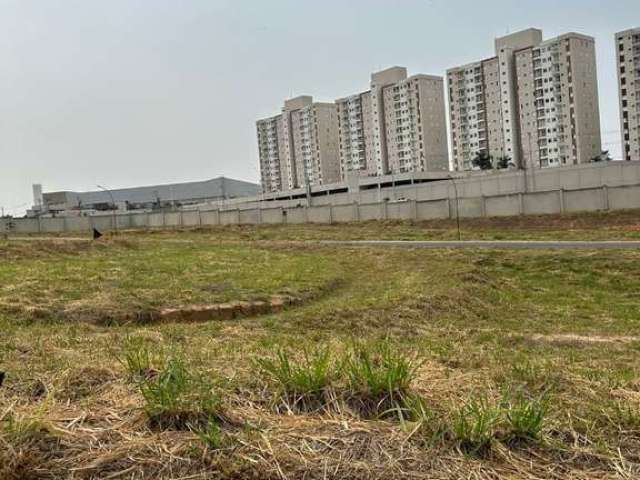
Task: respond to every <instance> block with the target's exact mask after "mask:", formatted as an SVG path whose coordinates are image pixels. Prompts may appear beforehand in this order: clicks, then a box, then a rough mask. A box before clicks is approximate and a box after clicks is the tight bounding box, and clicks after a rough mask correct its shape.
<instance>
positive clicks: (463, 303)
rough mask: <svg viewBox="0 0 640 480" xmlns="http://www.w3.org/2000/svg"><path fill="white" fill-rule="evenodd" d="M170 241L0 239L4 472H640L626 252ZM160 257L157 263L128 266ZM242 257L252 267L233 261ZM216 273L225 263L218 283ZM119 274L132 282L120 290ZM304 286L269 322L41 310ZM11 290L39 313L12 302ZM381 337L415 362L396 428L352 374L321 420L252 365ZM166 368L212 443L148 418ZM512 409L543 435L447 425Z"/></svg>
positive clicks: (125, 306) (639, 389)
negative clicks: (210, 408) (144, 384)
mask: <svg viewBox="0 0 640 480" xmlns="http://www.w3.org/2000/svg"><path fill="white" fill-rule="evenodd" d="M365 228H370V227H369V226H367V227H365ZM174 235H175V237H169V235H165V234H160V235H154V236H152V237H151V238H153V239H154V240H151V241H148V237H142V236H140V235H135V236H133V237H132V238H128V239H126V240H123V241H118V242H113V243H107V244H104V245H96V244H83V245H82V246H80V244H77V245H76V244H74V245H75V246H70V245H66V244H65V245H64V246H61V247H59V246H57V245H49V244H48V243H46V242H45V243H43V244H37V243H29V244H28V245H25V244H17V243H16V244H13V243H11V244H10V245H9V246H7V245H3V246H0V252H4V253H2V255H4V256H3V257H2V258H3V261H2V262H3V263H2V264H1V265H0V302H1V301H4V302H5V303H4V305H5V307H2V308H0V327H1V328H2V331H3V336H2V337H1V338H0V365H1V367H0V370H3V371H5V372H6V374H7V376H6V379H5V381H4V384H3V385H2V386H1V387H0V478H2V479H4V478H6V479H32V478H46V479H54V478H55V479H97V478H101V479H103V478H132V479H200V478H220V479H226V478H255V479H263V478H274V479H275V478H278V479H281V478H288V479H293V478H312V479H314V478H317V479H324V478H362V479H365V478H366V479H369V478H380V479H382V478H385V479H389V478H436V479H437V478H441V479H445V478H446V479H451V478H460V479H466V478H476V479H495V478H523V479H536V478H554V479H561V478H563V479H564V478H575V479H596V478H597V479H600V478H612V479H613V478H618V479H620V478H623V479H624V478H628V479H631V478H638V476H640V377H639V376H638V371H637V368H636V366H637V365H638V360H639V358H638V356H639V354H640V342H639V341H638V338H637V331H638V319H639V318H640V298H639V297H638V295H637V292H638V291H640V277H639V276H638V264H640V256H639V254H638V253H636V252H623V251H620V252H489V251H482V252H473V251H469V252H462V251H448V252H436V251H418V250H416V251H412V250H407V251H398V250H378V249H374V248H359V249H339V250H338V249H329V248H326V247H305V248H299V247H293V246H287V247H286V249H282V248H281V247H280V246H276V245H271V246H269V245H262V246H258V245H256V244H253V243H250V242H246V243H245V242H240V243H236V244H234V245H233V246H230V245H229V244H220V243H218V242H217V241H216V240H212V237H211V236H212V233H211V232H207V233H206V234H201V235H198V234H195V233H190V234H188V235H186V237H188V238H189V239H190V240H193V242H190V243H184V242H173V243H166V244H165V243H163V242H161V241H158V240H157V239H158V238H160V239H164V238H177V239H181V238H182V237H181V236H180V235H178V234H174ZM225 238H227V239H229V238H228V237H225ZM234 242H238V240H237V238H236V239H235V240H234ZM60 249H61V250H60ZM74 249H75V250H74ZM150 258H152V259H156V260H159V261H158V262H157V264H158V265H159V267H158V271H157V272H156V271H154V270H153V269H149V270H148V271H145V273H144V275H141V274H140V272H136V271H135V269H136V268H137V267H138V266H140V265H144V263H145V262H146V261H148V259H150ZM203 258H204V259H209V260H211V259H214V260H215V261H213V262H212V261H202V259H203ZM225 259H226V260H225ZM248 259H251V260H252V261H253V262H254V264H252V265H254V266H253V267H251V266H250V268H247V269H246V270H245V269H243V268H242V267H240V268H239V269H236V266H240V265H242V263H243V262H247V261H248ZM256 260H257V261H258V263H257V264H256V263H255V262H256ZM213 265H227V266H229V265H232V266H233V267H229V268H227V267H224V268H222V269H221V270H223V273H222V274H220V276H219V278H218V277H217V278H215V279H214V280H212V272H211V271H212V270H215V268H214V267H213ZM255 265H257V267H255ZM72 267H73V268H72ZM102 269H107V270H108V271H109V272H112V271H113V272H118V273H117V274H113V275H111V274H105V272H104V271H102ZM82 270H90V271H91V272H92V275H102V279H101V281H100V283H99V288H98V290H99V291H96V288H95V286H86V287H85V286H83V285H82V283H81V282H80V281H79V280H76V277H75V273H74V272H76V271H82ZM284 274H286V275H284ZM312 274H316V275H317V277H314V279H313V281H312V282H311V283H306V284H304V285H302V286H301V284H300V282H299V281H298V280H299V278H301V277H313V275H312ZM129 275H137V277H136V278H137V279H138V280H139V282H138V283H136V284H133V285H131V284H129V285H126V288H123V283H122V282H123V281H124V280H120V279H121V278H122V277H124V276H129ZM252 275H253V276H254V278H253V281H251V279H252ZM283 275H284V276H285V277H286V281H283V278H282V277H283ZM309 281H310V280H309V279H308V278H307V279H306V282H309ZM164 282H168V283H169V285H170V287H165V286H164ZM225 282H226V283H225ZM327 282H329V284H331V285H332V287H331V288H330V289H329V290H326V291H325V290H322V289H323V288H324V286H325V285H326V284H327ZM197 286H207V287H208V288H206V289H202V290H201V289H198V288H196V287H197ZM296 289H298V290H299V291H301V292H304V291H307V292H312V291H323V295H321V296H315V297H310V299H309V301H308V302H307V303H305V304H302V305H299V306H296V307H294V308H290V309H286V310H284V311H283V312H281V313H278V314H273V315H267V316H260V317H254V318H245V319H240V320H220V321H215V322H201V323H189V324H181V323H175V324H162V325H135V324H131V325H120V326H107V325H103V324H96V323H95V322H94V320H95V319H94V318H91V317H90V318H88V320H91V321H90V322H85V321H79V320H81V319H80V318H78V317H75V316H64V315H62V316H60V315H51V314H50V313H51V312H52V311H54V310H55V311H61V312H65V311H69V310H68V309H69V305H73V304H74V302H77V301H85V302H87V303H88V304H91V303H97V304H98V305H103V304H101V303H100V302H103V301H104V302H111V303H109V304H115V303H117V302H119V301H122V300H123V299H124V301H122V303H120V307H119V308H121V309H122V310H123V311H127V310H129V309H136V308H138V307H139V304H137V303H136V302H134V301H132V300H131V299H134V298H137V297H146V301H145V303H149V304H151V305H176V304H180V305H184V304H187V305H188V304H189V302H191V301H193V302H199V301H201V300H202V298H201V295H206V296H207V298H208V299H210V298H213V297H215V296H217V295H218V296H219V295H227V294H229V295H237V296H239V297H240V298H242V297H243V296H245V298H246V297H249V296H252V295H258V296H259V295H264V294H270V293H273V292H280V291H292V290H296ZM42 291H44V294H43V295H40V292H42ZM77 291H79V292H81V293H82V297H84V296H88V299H85V298H74V296H73V292H77ZM202 292H204V293H202ZM125 293H126V294H125ZM11 296H15V297H12V298H18V297H19V298H22V299H23V301H24V302H25V303H28V304H29V305H31V306H33V307H34V308H35V307H37V308H40V309H42V310H43V312H44V313H43V315H42V317H40V318H37V317H35V316H29V315H26V314H25V313H24V312H23V311H22V310H15V311H14V310H10V309H7V308H6V304H7V300H6V299H7V298H8V297H11ZM105 299H106V300H105ZM101 308H102V307H101ZM381 339H386V340H385V341H387V342H389V344H390V345H391V346H392V347H393V349H394V352H398V354H399V355H401V358H407V359H411V360H412V362H413V363H412V365H413V366H414V368H415V370H414V371H413V372H412V375H411V376H410V377H409V381H408V382H407V383H404V384H403V394H404V395H406V398H407V399H410V400H408V401H407V403H406V404H404V405H403V408H406V412H405V413H404V414H403V415H401V416H400V418H401V419H399V417H398V415H389V416H385V415H382V416H379V415H377V416H374V417H375V418H371V417H372V416H371V415H367V412H363V411H360V410H359V409H358V408H356V406H355V405H354V404H353V403H351V402H350V401H349V400H350V391H349V388H350V387H349V385H350V384H351V382H349V381H348V377H347V376H345V375H344V374H339V375H338V377H337V378H336V379H334V380H332V382H333V383H332V388H331V392H332V394H331V397H330V401H331V403H332V408H315V409H295V408H281V407H282V403H280V404H278V405H279V406H277V408H274V399H277V398H278V395H279V394H280V393H281V392H280V391H279V389H278V385H277V384H275V383H274V382H273V380H272V379H271V378H269V377H268V376H265V375H264V374H263V373H261V372H260V370H259V368H258V367H257V361H258V360H259V359H261V358H267V357H269V358H273V357H272V356H273V354H274V352H277V351H279V350H286V351H288V352H290V353H291V354H292V356H293V357H292V358H302V355H303V352H304V350H307V351H308V352H312V351H317V349H319V348H320V349H321V348H327V349H330V351H331V352H334V353H335V358H336V359H338V360H340V359H343V358H344V357H345V356H347V355H348V353H349V352H350V349H351V348H352V347H353V345H354V341H370V342H373V343H375V342H379V341H381ZM132 344H134V345H138V346H145V347H146V348H147V349H148V351H149V352H151V354H150V355H149V361H148V362H147V361H146V360H144V358H143V359H142V360H140V358H142V357H144V355H142V356H139V358H138V360H135V361H133V364H135V365H137V364H138V363H139V364H140V365H139V366H138V367H134V368H131V367H130V366H128V363H127V361H123V359H125V358H126V357H125V354H126V352H127V351H130V350H127V349H130V347H131V345H132ZM140 348H141V347H140ZM172 356H174V357H175V356H179V358H182V359H184V362H185V363H184V366H185V372H186V374H187V375H188V376H189V378H193V379H203V381H204V382H205V383H206V385H207V388H209V389H210V391H211V392H213V393H215V396H216V398H217V399H219V404H217V405H216V408H217V410H216V412H220V418H218V420H216V421H217V422H219V423H217V424H219V429H220V430H219V431H218V430H217V429H215V428H213V429H208V428H207V427H206V426H205V425H199V426H198V425H196V426H194V428H190V427H189V425H187V424H188V423H189V422H186V423H185V424H181V429H179V430H178V429H175V428H170V429H169V428H158V426H157V425H154V424H153V422H150V417H149V413H150V411H149V409H148V408H147V403H146V400H145V397H144V396H143V391H141V389H140V384H139V380H138V379H139V378H140V377H139V376H138V377H137V376H136V375H139V374H140V372H142V373H141V375H142V376H143V377H144V378H146V379H147V380H148V381H149V382H154V381H155V379H157V378H158V377H159V375H160V373H161V372H162V370H163V368H165V367H166V363H165V361H166V359H167V358H170V357H172ZM136 362H137V363H136ZM145 362H146V363H145ZM373 362H374V363H375V364H377V363H376V362H378V360H377V359H374V360H373ZM337 363H341V362H340V361H338V362H337ZM133 370H136V371H138V370H139V371H140V372H138V374H136V372H135V371H133ZM187 393H188V392H187ZM365 393H366V392H365ZM359 394H363V392H362V391H359ZM189 395H190V394H188V395H187V396H186V397H184V398H192V397H190V396H189ZM520 398H522V399H525V400H527V401H529V400H532V401H533V400H536V399H544V401H545V402H546V403H545V405H547V409H546V411H545V414H544V422H543V425H542V430H541V432H540V434H539V438H536V439H527V441H517V442H515V441H513V440H512V439H509V438H510V437H508V435H505V428H507V427H506V425H507V424H506V423H504V422H505V420H504V419H505V418H508V417H507V415H506V413H502V414H501V415H502V417H501V418H502V420H501V422H503V423H501V424H500V425H498V426H496V428H495V433H494V434H493V436H492V437H491V439H490V442H489V444H490V447H489V448H483V450H482V452H481V454H478V453H480V452H473V451H470V450H469V449H468V448H462V447H461V445H464V443H463V442H461V441H459V439H457V438H456V435H455V425H456V423H455V422H456V418H457V417H456V415H457V412H460V411H461V409H463V408H464V406H465V405H469V404H470V403H471V402H475V401H479V400H480V399H485V400H486V402H488V404H489V405H492V406H495V407H496V408H504V409H506V408H507V406H506V405H520V404H519V403H517V402H515V400H513V401H512V400H509V402H510V403H509V402H508V403H505V399H520ZM190 405H191V406H194V405H195V407H194V408H195V411H196V412H197V410H198V408H200V407H198V405H199V403H197V402H196V403H193V404H190ZM524 405H526V404H524ZM512 408H515V407H512ZM518 408H520V407H518ZM521 410H522V408H521ZM503 411H504V412H506V411H507V410H503ZM512 415H513V413H512ZM519 425H521V424H519ZM196 427H197V428H196Z"/></svg>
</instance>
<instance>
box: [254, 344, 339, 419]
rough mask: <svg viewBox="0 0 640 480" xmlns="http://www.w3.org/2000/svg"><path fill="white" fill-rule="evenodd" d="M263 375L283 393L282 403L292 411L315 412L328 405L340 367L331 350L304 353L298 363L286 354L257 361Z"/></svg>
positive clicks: (280, 353) (280, 351)
mask: <svg viewBox="0 0 640 480" xmlns="http://www.w3.org/2000/svg"><path fill="white" fill-rule="evenodd" d="M256 363H257V364H258V367H259V369H260V370H261V372H262V374H263V375H265V376H267V377H269V378H270V380H271V381H273V382H274V383H276V384H277V385H278V388H279V389H280V400H283V401H284V402H285V404H286V406H287V408H289V409H291V410H313V409H317V408H320V407H322V406H324V405H325V404H326V403H327V398H328V394H329V393H330V389H331V387H332V385H333V382H334V381H335V380H336V378H337V377H338V373H339V371H338V367H337V364H336V361H335V360H334V359H333V356H332V354H331V351H330V350H329V349H328V348H324V349H318V350H314V351H311V352H309V351H306V350H305V351H304V353H303V355H302V357H301V358H300V359H299V360H296V359H294V358H293V356H292V355H291V354H290V353H289V352H287V351H286V350H282V349H281V350H279V351H278V352H277V354H276V356H275V358H261V359H258V360H257V361H256Z"/></svg>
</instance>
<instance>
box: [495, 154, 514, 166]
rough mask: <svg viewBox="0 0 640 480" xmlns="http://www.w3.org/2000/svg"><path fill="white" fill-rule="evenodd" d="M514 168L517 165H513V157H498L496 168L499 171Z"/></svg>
mask: <svg viewBox="0 0 640 480" xmlns="http://www.w3.org/2000/svg"><path fill="white" fill-rule="evenodd" d="M514 166H515V164H514V163H513V160H511V157H509V156H508V155H503V156H502V157H498V159H497V162H496V168H498V169H504V168H511V167H514Z"/></svg>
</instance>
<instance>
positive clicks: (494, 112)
mask: <svg viewBox="0 0 640 480" xmlns="http://www.w3.org/2000/svg"><path fill="white" fill-rule="evenodd" d="M495 54H496V55H495V57H492V58H489V59H486V60H482V61H479V62H475V63H471V64H468V65H464V66H462V67H457V68H452V69H450V70H448V71H447V79H448V90H449V108H450V131H451V146H452V153H453V164H454V168H455V169H456V170H469V169H472V168H473V165H472V163H473V159H474V158H476V156H477V155H479V154H484V155H489V156H491V157H492V158H493V162H494V164H496V165H498V164H500V165H502V166H506V165H507V164H512V165H514V166H519V167H521V168H534V167H536V168H546V167H553V166H559V165H572V164H579V163H586V162H589V161H591V159H593V158H594V157H595V156H597V155H600V153H601V140H600V112H599V105H598V84H597V76H596V61H595V43H594V39H593V38H591V37H587V36H585V35H580V34H577V33H568V34H565V35H561V36H559V37H556V38H553V39H550V40H546V41H543V40H542V31H540V30H537V29H528V30H524V31H521V32H517V33H514V34H511V35H507V36H504V37H500V38H497V39H496V40H495Z"/></svg>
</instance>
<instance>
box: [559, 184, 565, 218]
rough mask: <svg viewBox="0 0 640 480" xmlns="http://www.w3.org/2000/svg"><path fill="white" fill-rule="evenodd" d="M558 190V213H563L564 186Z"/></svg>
mask: <svg viewBox="0 0 640 480" xmlns="http://www.w3.org/2000/svg"><path fill="white" fill-rule="evenodd" d="M559 192H560V213H561V214H563V213H564V200H565V199H564V188H561V189H560V190H559Z"/></svg>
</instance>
